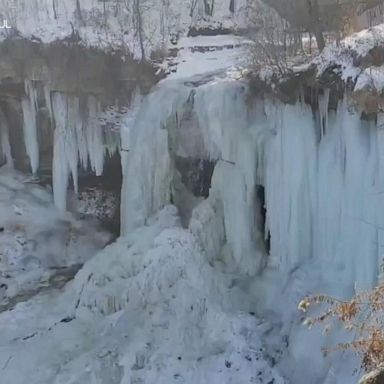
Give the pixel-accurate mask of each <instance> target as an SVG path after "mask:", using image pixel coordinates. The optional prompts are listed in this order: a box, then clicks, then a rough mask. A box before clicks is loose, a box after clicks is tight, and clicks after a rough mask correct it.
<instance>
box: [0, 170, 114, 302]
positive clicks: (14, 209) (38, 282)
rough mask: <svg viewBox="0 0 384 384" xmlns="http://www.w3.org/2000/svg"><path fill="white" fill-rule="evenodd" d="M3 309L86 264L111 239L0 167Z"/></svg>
mask: <svg viewBox="0 0 384 384" xmlns="http://www.w3.org/2000/svg"><path fill="white" fill-rule="evenodd" d="M0 212H1V216H0V229H1V231H0V255H1V256H0V257H1V258H0V285H2V284H5V285H6V287H7V289H6V291H5V293H4V296H2V297H0V308H2V307H3V305H6V304H7V303H8V302H12V300H13V299H14V298H15V297H16V298H17V297H22V296H23V295H28V292H34V291H35V290H38V289H41V288H42V287H45V286H46V285H49V282H50V281H51V279H52V277H53V276H55V275H56V274H57V271H60V270H63V271H64V270H65V268H69V269H70V268H71V267H74V266H77V265H81V264H83V263H84V262H85V261H86V260H87V259H88V258H90V257H91V256H92V255H93V254H94V253H95V252H96V251H97V250H99V249H101V248H102V247H103V246H104V245H105V244H106V243H107V242H108V241H109V240H110V235H108V234H107V233H105V232H103V231H102V230H100V229H99V228H98V227H97V226H96V225H95V224H94V223H92V222H91V221H89V220H83V221H80V220H76V219H75V217H74V216H72V215H70V214H66V215H64V216H62V215H60V214H59V213H58V211H57V210H56V209H55V207H54V206H53V203H52V196H51V193H50V191H48V190H46V189H44V188H42V187H40V186H38V185H36V184H33V183H32V181H31V180H30V179H28V178H27V177H26V176H24V175H22V174H20V173H18V172H16V171H13V170H11V169H9V168H7V167H2V168H0Z"/></svg>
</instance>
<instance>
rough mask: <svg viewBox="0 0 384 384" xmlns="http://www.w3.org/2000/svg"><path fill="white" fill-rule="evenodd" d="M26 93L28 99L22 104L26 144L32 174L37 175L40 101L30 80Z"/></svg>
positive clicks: (26, 83) (27, 83) (25, 98)
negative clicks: (37, 117) (37, 120)
mask: <svg viewBox="0 0 384 384" xmlns="http://www.w3.org/2000/svg"><path fill="white" fill-rule="evenodd" d="M25 93H26V97H24V98H23V100H22V102H21V105H22V109H23V121H24V124H23V130H24V143H25V148H26V150H27V154H28V156H29V159H30V162H31V169H32V173H33V174H36V172H37V170H38V168H39V143H38V136H37V125H36V124H37V122H36V113H37V110H38V104H37V103H38V101H37V92H36V89H35V87H34V86H33V83H32V82H31V81H29V80H27V81H26V82H25Z"/></svg>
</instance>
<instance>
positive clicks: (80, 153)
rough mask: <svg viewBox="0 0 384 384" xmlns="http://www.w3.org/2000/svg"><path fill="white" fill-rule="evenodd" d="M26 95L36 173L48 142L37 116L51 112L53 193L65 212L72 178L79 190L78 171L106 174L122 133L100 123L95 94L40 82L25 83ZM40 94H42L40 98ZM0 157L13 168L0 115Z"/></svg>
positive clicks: (27, 140) (27, 138) (27, 133)
mask: <svg viewBox="0 0 384 384" xmlns="http://www.w3.org/2000/svg"><path fill="white" fill-rule="evenodd" d="M25 88H26V96H25V97H24V98H23V99H22V101H21V105H22V111H23V133H24V144H25V148H26V152H27V155H28V157H29V160H30V166H31V170H32V173H33V174H37V173H38V170H39V157H40V156H39V151H40V149H39V140H44V145H47V144H48V145H49V143H47V142H46V141H47V137H50V136H49V135H46V133H45V132H42V128H40V126H39V125H38V121H37V114H38V112H39V110H40V108H41V107H42V105H41V103H45V104H43V106H44V107H46V109H47V110H48V114H49V118H50V121H51V130H53V131H54V132H53V143H52V147H53V166H52V173H53V175H52V178H53V190H54V201H55V205H56V207H57V208H59V210H61V211H65V210H66V206H67V189H68V183H69V180H70V178H71V179H72V182H73V188H74V191H75V193H77V191H78V169H79V167H82V168H83V169H85V170H87V169H88V167H89V168H90V169H91V170H92V171H93V172H94V173H95V174H96V175H97V176H100V175H101V174H102V173H103V167H104V159H105V156H107V155H109V156H112V155H113V154H114V153H115V152H116V151H117V150H118V149H119V140H120V139H119V133H118V132H111V131H109V130H108V129H105V127H103V125H102V122H100V121H99V115H100V114H101V113H102V109H101V106H100V102H99V101H98V99H97V98H96V96H94V95H80V96H77V95H72V94H65V93H62V92H57V91H55V92H54V91H51V90H50V89H49V87H48V86H41V84H38V83H37V82H36V83H34V82H32V81H29V80H27V81H26V82H25ZM40 92H41V93H42V94H41V95H40ZM0 118H1V154H2V156H3V157H4V159H5V160H6V162H7V164H8V165H12V163H13V161H12V148H11V145H10V142H9V133H8V124H7V121H6V118H5V116H4V114H3V113H1V116H0Z"/></svg>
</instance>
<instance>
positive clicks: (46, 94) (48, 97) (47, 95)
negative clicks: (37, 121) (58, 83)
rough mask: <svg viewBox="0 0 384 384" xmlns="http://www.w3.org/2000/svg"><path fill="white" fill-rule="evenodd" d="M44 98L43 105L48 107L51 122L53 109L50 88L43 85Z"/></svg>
mask: <svg viewBox="0 0 384 384" xmlns="http://www.w3.org/2000/svg"><path fill="white" fill-rule="evenodd" d="M44 98H45V105H46V106H47V108H48V113H49V118H50V120H51V122H53V120H54V118H53V111H52V101H51V90H50V89H49V88H48V87H46V86H45V87H44Z"/></svg>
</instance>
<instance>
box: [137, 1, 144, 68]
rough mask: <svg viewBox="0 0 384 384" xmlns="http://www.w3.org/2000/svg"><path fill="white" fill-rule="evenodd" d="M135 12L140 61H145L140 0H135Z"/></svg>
mask: <svg viewBox="0 0 384 384" xmlns="http://www.w3.org/2000/svg"><path fill="white" fill-rule="evenodd" d="M135 13H136V22H137V32H138V35H139V43H140V51H141V61H145V49H144V33H143V20H142V14H141V9H140V0H135Z"/></svg>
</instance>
